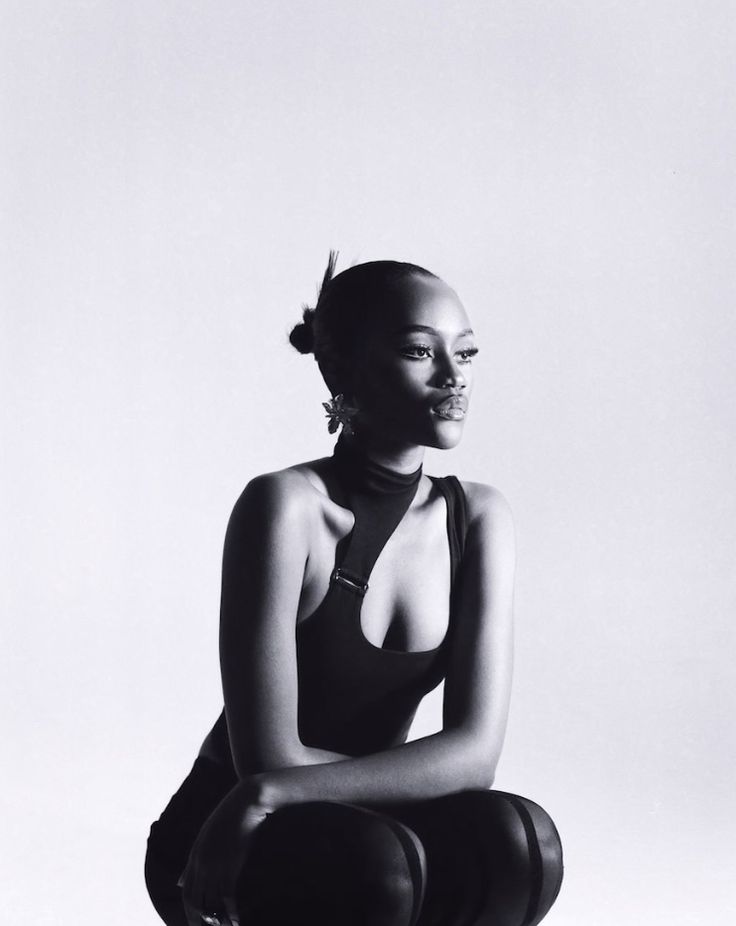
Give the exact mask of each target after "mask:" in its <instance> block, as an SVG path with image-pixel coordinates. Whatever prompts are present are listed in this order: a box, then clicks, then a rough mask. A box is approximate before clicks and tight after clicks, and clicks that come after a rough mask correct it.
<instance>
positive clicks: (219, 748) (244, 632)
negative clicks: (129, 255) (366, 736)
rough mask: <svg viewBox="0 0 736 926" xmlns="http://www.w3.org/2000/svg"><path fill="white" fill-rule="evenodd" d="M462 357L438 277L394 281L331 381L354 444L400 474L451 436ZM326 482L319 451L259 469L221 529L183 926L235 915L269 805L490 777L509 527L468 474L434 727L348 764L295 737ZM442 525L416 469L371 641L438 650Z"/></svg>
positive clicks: (507, 619)
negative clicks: (347, 373) (213, 669)
mask: <svg viewBox="0 0 736 926" xmlns="http://www.w3.org/2000/svg"><path fill="white" fill-rule="evenodd" d="M417 326H420V327H417ZM473 352H474V341H473V336H472V332H471V331H470V324H469V322H468V318H467V315H466V313H465V310H464V309H463V307H462V305H461V304H460V302H459V300H458V299H457V296H456V295H455V294H454V292H453V291H452V290H451V289H449V287H447V286H445V284H443V283H441V282H440V281H435V280H429V281H425V280H417V281H416V282H415V283H412V284H411V286H409V287H407V298H406V304H405V306H404V308H403V311H402V312H401V313H399V314H398V316H397V314H396V313H394V314H393V315H392V317H391V319H390V320H385V321H384V322H383V323H380V322H377V324H376V330H375V332H373V334H372V336H371V338H370V339H369V340H368V342H367V343H366V345H365V349H364V351H363V354H362V356H361V359H360V362H358V363H356V364H355V365H354V369H353V372H352V378H351V382H350V383H349V390H346V392H349V398H350V399H351V401H352V402H354V403H355V404H356V405H357V406H358V407H359V408H360V409H361V412H360V418H359V419H358V422H357V423H358V425H359V428H356V430H357V432H358V434H359V435H360V442H361V444H362V447H363V449H364V451H365V452H367V453H368V454H369V456H371V457H372V458H373V459H375V460H376V461H377V462H379V463H382V464H384V465H386V466H389V467H390V468H392V469H394V470H396V471H400V472H412V471H414V470H415V469H416V468H417V467H418V466H419V465H420V463H421V462H422V458H423V453H424V447H426V446H431V447H441V448H446V447H452V446H455V445H456V444H457V442H458V441H459V440H460V437H461V435H462V428H463V423H464V410H465V406H466V405H467V401H468V399H469V394H470V391H471V389H472V356H473ZM448 401H449V404H448ZM443 403H444V404H443ZM333 479H334V476H333V474H332V472H331V464H330V460H329V459H323V460H317V461H312V462H310V463H304V464H299V465H297V466H294V467H290V468H288V469H285V470H282V471H280V472H278V473H271V474H267V475H264V476H260V477H258V478H257V479H254V480H253V481H252V482H251V483H249V485H248V486H247V487H246V489H245V491H244V492H243V495H242V496H241V498H240V499H239V500H238V502H237V504H236V506H235V509H234V511H233V515H232V518H231V520H230V524H229V526H228V532H227V536H226V542H225V556H224V562H223V585H222V607H221V624H220V653H221V669H222V678H223V689H224V694H225V714H226V717H227V730H229V731H230V733H229V737H228V736H227V730H226V728H225V726H224V724H223V723H222V722H220V723H219V725H216V728H215V730H214V731H213V732H212V733H211V734H210V736H209V737H208V739H207V740H206V741H205V744H204V746H203V751H204V752H205V753H206V754H209V755H212V756H213V757H217V758H219V759H220V760H225V761H227V760H228V759H229V758H230V757H229V756H228V750H229V753H230V756H231V760H232V762H233V764H234V766H235V769H236V771H237V773H238V776H239V778H240V783H239V785H238V786H236V787H235V788H234V789H233V791H231V792H230V794H229V795H228V796H227V797H226V798H225V800H224V801H223V802H222V803H221V804H220V805H219V807H218V808H217V809H216V810H215V812H214V813H213V814H212V816H211V817H210V818H209V820H208V821H207V823H206V824H205V826H204V827H203V829H202V831H201V833H200V836H199V837H198V839H197V841H196V843H195V846H194V848H193V850H192V854H191V857H190V863H189V865H188V867H187V870H186V872H185V876H184V881H183V887H184V897H185V899H186V902H187V910H188V915H189V917H190V922H191V923H192V924H194V923H198V922H199V911H201V910H203V909H204V910H213V909H214V910H227V911H228V912H229V913H230V914H231V916H234V911H233V910H232V902H231V899H230V898H231V896H232V892H233V884H234V879H235V877H236V876H237V872H238V871H239V869H240V866H241V864H242V861H243V859H244V858H245V856H246V854H247V849H248V842H249V835H250V834H251V833H252V832H253V830H254V829H255V828H256V827H257V826H258V825H259V823H260V822H261V821H262V820H263V819H264V818H265V816H266V815H267V814H268V813H270V812H272V811H274V810H276V809H278V808H279V807H283V806H285V805H287V804H290V803H295V802H303V801H313V800H332V801H335V800H337V801H346V802H354V803H358V804H361V805H370V804H371V803H374V802H376V803H382V804H385V803H390V802H391V801H409V800H421V799H425V798H431V797H436V796H440V795H443V794H448V793H451V792H454V791H459V790H463V789H467V788H487V787H490V786H491V784H492V782H493V777H494V773H495V767H496V763H497V761H498V757H499V754H500V751H501V746H502V742H503V736H504V732H505V727H506V719H507V714H508V704H509V694H510V682H511V665H512V617H511V615H512V598H513V575H514V532H513V522H512V517H511V513H510V510H509V508H508V505H507V504H506V502H505V500H504V499H503V497H502V496H501V494H500V493H499V492H498V491H497V490H495V489H493V488H491V487H489V486H486V485H483V484H480V483H470V482H466V483H463V487H464V489H465V492H466V496H467V501H468V514H469V526H468V534H467V540H466V550H465V556H464V561H463V562H464V566H463V570H462V572H461V576H462V583H461V586H460V589H459V595H458V598H457V608H456V613H454V614H453V622H455V626H456V633H455V635H454V638H453V646H452V648H451V650H450V652H449V660H448V669H447V676H446V680H445V691H444V702H443V718H442V729H441V731H440V732H438V733H435V734H432V735H430V736H425V737H422V738H421V739H418V740H415V741H413V742H411V743H404V744H402V745H399V746H394V747H392V748H387V749H385V750H383V751H380V752H376V753H373V754H371V755H367V756H362V757H360V758H352V757H348V756H343V755H340V754H337V753H332V752H329V751H326V750H322V749H317V748H314V747H311V746H307V745H305V744H304V743H302V742H301V740H300V738H299V732H298V728H297V706H298V689H297V669H296V647H295V638H294V622H295V621H297V622H298V621H300V620H304V619H305V618H307V617H308V616H309V615H310V614H312V613H313V612H314V610H315V609H316V608H317V607H318V605H319V603H320V602H321V600H322V599H323V598H324V596H325V594H326V592H327V588H328V585H329V577H330V573H331V571H332V568H333V565H334V560H335V548H336V545H337V543H338V541H339V540H340V539H341V538H342V537H344V536H345V535H346V534H347V533H349V531H350V530H351V528H352V525H353V515H352V512H350V511H348V510H346V509H344V508H342V507H341V506H340V505H338V504H337V503H336V502H335V501H334V498H333V497H332V491H331V486H332V485H333V484H334V482H333ZM445 519H446V509H445V502H444V499H443V498H442V496H441V495H440V494H439V493H438V492H437V491H436V490H435V489H434V487H433V485H432V483H431V481H430V480H429V479H428V478H427V477H426V476H425V477H423V478H422V480H421V483H420V486H419V489H418V491H417V495H416V497H415V499H414V501H413V503H412V505H411V507H410V509H409V511H408V512H407V514H406V516H405V517H404V519H403V520H402V522H401V523H400V525H399V527H398V528H397V530H396V532H395V534H394V535H393V536H392V537H391V539H390V540H389V542H388V543H387V545H386V547H385V548H384V550H383V551H382V553H381V555H380V557H379V559H378V561H377V563H376V566H375V569H374V571H373V574H372V576H371V587H370V592H369V594H368V595H367V596H366V598H365V601H364V604H363V608H362V614H361V622H362V630H363V634H364V636H365V637H366V639H367V640H368V641H369V642H370V643H372V644H373V645H375V646H386V647H388V648H396V649H403V650H419V651H421V650H426V649H432V648H434V647H436V646H437V645H439V643H441V641H442V639H443V637H444V635H445V633H446V630H447V627H448V623H449V619H450V614H449V595H450V561H449V550H448V546H447V535H446V529H445ZM417 538H421V542H418V541H417Z"/></svg>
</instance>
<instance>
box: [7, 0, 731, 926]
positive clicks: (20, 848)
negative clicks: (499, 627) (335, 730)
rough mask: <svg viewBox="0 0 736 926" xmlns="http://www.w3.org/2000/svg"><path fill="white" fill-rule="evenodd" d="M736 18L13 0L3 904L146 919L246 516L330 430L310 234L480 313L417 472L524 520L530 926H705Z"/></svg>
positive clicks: (689, 13) (715, 837)
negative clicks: (553, 835) (460, 392)
mask: <svg viewBox="0 0 736 926" xmlns="http://www.w3.org/2000/svg"><path fill="white" fill-rule="evenodd" d="M734 17H735V13H734V7H733V5H732V4H730V3H729V2H728V0H724V2H699V3H685V2H654V3H653V2H649V3H647V4H644V3H641V4H640V3H634V2H629V3H626V2H624V3H621V2H616V3H613V2H601V0H596V2H592V0H591V2H588V3H583V2H556V3H544V2H538V3H531V2H496V3H489V2H454V3H444V4H443V3H434V2H419V0H416V2H383V0H381V2H372V3H370V4H359V3H357V2H356V3H347V2H343V3H340V2H310V3H306V2H292V3H283V2H251V3H238V2H222V3H208V4H206V3H193V2H178V3H174V2H158V0H157V2H122V0H121V2H118V3H114V2H94V0H89V2H82V0H80V2H74V3H73V2H68V3H59V2H51V0H49V2H45V3H44V2H30V3H29V2H9V0H6V2H4V3H3V4H2V22H1V23H0V43H1V44H2V48H1V60H2V65H0V67H2V74H1V75H0V77H1V79H0V87H1V89H0V100H1V106H2V110H1V118H2V132H1V135H0V145H1V146H2V148H1V150H2V190H1V195H2V205H1V209H2V219H1V222H2V258H1V260H2V264H1V266H0V286H1V287H2V289H1V290H0V294H1V295H2V344H1V346H0V350H1V351H2V355H1V356H0V364H1V366H0V376H1V377H2V379H1V380H0V385H1V386H2V397H3V400H2V480H3V489H2V509H1V511H0V520H1V523H2V550H1V556H0V569H1V570H2V571H1V573H0V595H1V596H2V605H3V612H4V616H3V627H4V645H3V648H2V657H1V658H2V683H1V685H2V688H1V691H0V694H1V696H2V705H3V714H4V727H3V729H4V734H3V758H2V766H3V786H2V803H3V826H2V833H3V835H2V864H1V866H0V872H1V880H2V895H3V900H2V906H3V908H4V910H5V911H6V913H7V915H8V916H10V917H12V918H14V919H17V918H18V916H21V917H23V918H25V917H26V916H27V917H28V918H29V919H30V920H32V921H33V922H34V923H39V924H56V923H64V924H66V923H68V924H76V923H79V922H82V921H85V922H86V921H91V922H94V921H95V920H96V919H98V918H100V917H101V918H102V919H103V920H104V922H106V923H110V924H121V926H122V924H129V923H133V922H135V923H140V924H144V923H148V924H151V926H153V924H155V923H156V922H157V919H156V916H155V914H154V912H153V909H152V908H151V907H150V906H149V903H148V899H147V897H146V895H145V893H144V886H143V880H142V862H143V853H144V845H145V839H146V836H147V831H148V826H149V823H150V822H151V820H152V819H154V818H155V817H156V816H157V815H158V813H159V812H160V810H161V809H162V808H163V806H164V804H165V803H166V801H167V800H168V798H169V796H170V794H171V793H172V791H173V790H174V789H175V788H176V787H177V786H178V784H179V782H180V781H181V779H182V778H183V777H184V775H185V774H186V772H187V771H188V768H189V766H190V764H191V762H192V761H193V758H194V755H195V752H196V750H197V748H198V746H199V743H200V740H201V738H202V736H203V735H204V733H205V732H206V730H207V729H208V727H209V725H210V724H211V722H212V721H213V720H214V718H215V716H216V714H217V713H218V711H219V709H220V704H221V694H220V681H219V675H218V667H217V616H218V603H219V581H220V556H221V550H222V541H223V535H224V530H225V525H226V522H227V518H228V515H229V512H230V509H231V506H232V504H233V502H234V501H235V499H236V497H237V496H238V494H239V493H240V491H241V489H242V487H243V486H244V484H245V483H246V482H247V481H248V479H249V478H251V477H252V476H253V475H255V474H257V473H260V472H263V471H267V470H272V469H277V468H280V467H282V466H285V465H288V464H291V463H293V462H295V461H298V460H302V459H309V458H311V457H316V456H322V455H325V454H328V453H330V452H331V448H332V444H333V440H332V439H331V438H330V437H329V436H328V434H327V429H326V427H325V421H324V418H323V413H322V408H321V404H320V403H321V402H322V401H323V400H324V399H325V398H327V396H326V393H325V390H324V388H323V386H322V384H321V381H320V379H319V377H318V374H317V369H316V366H315V365H314V364H313V362H312V361H311V359H310V358H303V357H300V356H298V355H297V354H296V353H295V352H294V351H292V350H291V349H290V348H289V346H288V345H287V343H286V334H287V331H288V329H289V327H290V326H291V325H292V324H293V323H295V322H296V321H297V320H298V317H299V309H300V304H301V303H302V302H303V301H309V300H313V298H314V295H315V292H316V286H317V282H318V280H319V278H320V277H321V274H322V272H323V269H324V265H325V263H326V259H327V252H328V249H329V248H330V247H337V248H339V249H340V251H341V261H340V266H341V267H345V266H347V265H348V264H349V263H351V262H356V261H360V260H369V259H375V258H381V257H392V258H398V259H404V260H410V261H415V262H418V263H421V264H425V265H427V266H428V267H430V268H431V269H433V270H434V271H436V272H437V273H439V274H440V275H442V276H443V277H445V278H446V279H447V280H448V281H449V282H450V283H451V284H452V285H454V286H455V287H456V288H457V289H458V291H459V293H460V295H461V297H462V299H463V300H464V302H465V304H466V306H467V308H468V310H469V312H470V315H471V318H472V319H473V322H474V325H475V328H476V331H477V334H478V340H479V344H480V346H481V349H482V350H481V354H480V356H479V358H478V361H477V380H478V381H477V387H476V392H475V396H474V401H473V404H472V408H471V414H470V417H469V420H468V424H467V427H466V436H465V439H464V441H463V443H462V445H461V446H460V447H459V448H458V449H457V450H455V451H453V452H450V453H446V454H442V453H440V452H432V453H430V454H429V455H428V459H427V462H426V469H427V471H429V472H434V473H437V474H441V473H446V472H457V473H458V474H460V475H462V476H464V477H466V478H470V479H478V480H483V481H488V482H491V483H493V484H495V485H497V486H499V487H500V488H501V489H502V491H503V492H504V493H505V494H506V496H507V497H508V499H509V501H510V502H511V505H512V507H513V509H514V511H515V514H516V519H517V525H518V546H519V570H518V593H517V603H516V614H517V626H518V630H517V661H516V676H515V689H514V697H513V703H512V711H511V718H510V724H509V732H508V738H507V742H506V747H505V752H504V755H503V758H502V761H501V765H500V768H499V774H498V777H497V787H499V788H501V789H504V790H510V791H515V792H519V793H521V794H525V795H528V796H529V797H531V798H533V799H535V800H537V801H538V802H539V803H541V804H543V805H544V806H545V807H546V808H547V809H548V810H549V811H550V812H551V813H552V815H553V817H554V818H555V820H556V821H557V823H558V825H559V828H560V830H561V833H562V836H563V840H564V845H565V850H566V863H567V877H566V881H565V884H564V887H563V891H562V894H561V896H560V899H559V902H558V904H557V906H556V907H555V908H554V909H553V911H552V913H551V914H550V916H549V919H548V922H549V924H550V926H583V924H586V926H587V924H592V926H622V924H632V926H636V924H647V926H655V924H667V926H670V924H676V926H684V924H706V923H710V922H714V921H715V920H716V919H718V921H720V922H726V921H728V913H729V911H730V912H731V913H733V911H734V900H733V890H732V885H731V886H730V885H729V884H728V879H729V877H730V876H732V875H733V871H734V862H735V861H736V859H735V858H734V850H733V811H734V788H733V769H734V767H735V766H736V755H735V754H734V753H735V751H736V750H735V749H734V732H733V726H734V725H733V716H732V708H733V701H734V697H733V683H734V676H733V659H734V652H733V648H732V647H733V642H734V641H733V638H734V608H735V606H736V580H735V577H734V568H733V563H734V556H735V554H736V548H735V545H734V533H735V531H734V524H735V523H736V511H735V510H734V508H735V503H734V493H733V487H732V483H733V477H734V463H735V462H736V460H735V459H734V457H735V455H734V449H735V448H734V444H735V437H734V428H733V421H734V412H735V411H736V409H735V407H734V406H735V401H734V400H735V398H736V388H735V384H734V371H733V358H734V346H735V345H734V337H733V336H734V327H735V322H734V310H733V301H734V295H735V294H734V272H733V244H734V242H733V234H732V233H733V216H734V206H735V205H736V203H735V202H734V198H735V197H734V193H735V184H734V175H733V159H734V108H733V104H734V78H735V77H736V74H735V73H734V66H733V61H734V37H735V35H736V29H735V24H734ZM433 703H434V707H435V708H436V707H437V705H438V703H439V701H438V699H437V698H435V699H434V702H433ZM434 723H435V721H434V718H433V716H432V711H431V710H426V711H424V710H423V711H422V714H421V717H420V719H419V721H418V724H417V732H418V733H422V732H429V731H431V730H432V729H433V728H434V727H433V724H434Z"/></svg>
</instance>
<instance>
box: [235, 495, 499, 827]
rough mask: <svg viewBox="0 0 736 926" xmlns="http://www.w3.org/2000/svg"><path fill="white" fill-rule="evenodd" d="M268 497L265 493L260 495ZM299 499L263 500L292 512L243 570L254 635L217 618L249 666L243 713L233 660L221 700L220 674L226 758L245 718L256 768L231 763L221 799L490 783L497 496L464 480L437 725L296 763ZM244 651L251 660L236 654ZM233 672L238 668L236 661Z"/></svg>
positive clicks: (386, 793) (382, 796)
mask: <svg viewBox="0 0 736 926" xmlns="http://www.w3.org/2000/svg"><path fill="white" fill-rule="evenodd" d="M278 494H279V493H278V492H276V495H278ZM268 495H269V493H268V492H266V493H264V498H265V497H266V496H268ZM297 504H298V502H296V501H294V500H293V498H292V500H289V499H288V498H285V497H284V498H280V499H274V498H271V502H270V507H271V508H273V509H274V510H278V511H280V514H281V515H282V516H283V518H284V524H286V523H288V522H289V521H290V520H291V518H292V517H293V518H294V521H292V523H294V524H295V529H294V532H293V533H291V535H290V536H289V537H287V536H286V535H285V534H284V533H283V530H285V527H284V524H282V528H281V529H279V528H278V527H277V526H274V527H272V528H271V529H269V531H268V532H267V533H268V534H269V537H268V539H267V542H266V544H265V546H264V548H263V549H262V550H260V551H258V552H257V555H255V556H253V557H252V558H251V560H252V561H251V563H250V565H249V566H248V567H247V569H246V571H247V572H248V573H252V572H254V571H258V572H259V577H258V578H256V577H254V578H253V579H252V581H253V583H254V585H253V586H252V587H251V588H250V592H251V593H253V592H254V593H255V598H253V599H252V603H255V604H256V605H257V610H256V612H255V613H256V614H257V615H258V616H257V618H256V620H255V621H254V623H255V624H256V626H258V625H261V630H260V633H259V632H256V631H255V630H254V628H253V627H252V626H251V628H250V630H241V631H240V636H239V637H238V636H236V635H235V634H233V633H232V632H228V631H227V629H226V628H227V621H226V623H225V625H224V627H225V631H224V640H223V642H224V643H227V644H229V645H228V647H227V649H228V650H230V646H233V649H232V650H230V652H238V653H240V656H239V657H238V658H239V659H240V660H241V662H242V663H245V662H246V661H247V671H248V672H249V673H252V678H251V684H250V685H248V686H247V688H248V701H249V704H250V707H249V709H248V710H247V712H246V713H247V716H244V715H243V713H242V712H239V711H234V710H233V707H232V694H233V689H234V688H237V687H240V688H241V689H242V687H243V686H242V682H241V683H240V686H236V685H234V684H233V680H232V676H233V675H234V673H235V667H234V666H231V665H229V664H228V656H227V655H225V656H224V659H223V678H224V679H225V685H226V703H227V700H228V695H227V692H228V678H230V685H229V687H230V688H231V692H230V693H231V697H230V702H231V703H230V707H229V708H228V710H229V713H228V717H229V719H230V718H231V717H232V719H231V720H230V724H231V729H232V730H233V732H234V733H235V734H236V737H235V742H234V744H233V750H234V754H235V750H236V748H237V744H238V732H237V729H238V727H240V725H241V724H242V723H247V724H249V725H250V726H249V730H250V732H249V733H248V734H246V736H247V738H248V739H249V743H248V746H249V749H250V751H251V754H255V755H257V756H258V757H259V763H260V769H259V768H255V767H253V765H252V764H251V763H250V762H247V763H244V765H245V767H243V765H241V768H240V769H239V771H240V773H241V775H242V776H243V777H245V780H244V781H243V782H242V783H241V785H242V786H241V787H240V788H239V789H237V790H238V791H239V796H237V795H236V794H232V795H231V796H230V799H229V800H228V803H230V804H231V806H232V805H233V804H240V805H242V806H243V807H246V806H253V805H254V804H256V805H258V806H260V807H262V808H264V810H265V811H266V812H268V811H269V810H272V809H275V808H277V807H280V806H283V805H284V804H288V803H294V802H301V801H307V800H341V801H356V802H359V803H372V802H373V803H388V802H392V801H405V800H415V799H421V798H429V797H435V796H438V795H441V794H446V793H450V792H453V791H458V790H462V789H465V788H472V787H476V788H483V787H490V785H491V784H492V782H493V777H494V774H495V766H496V763H497V761H498V756H499V753H500V750H501V745H502V741H503V736H504V731H505V725H506V717H507V714H508V703H509V692H510V679H511V663H512V622H511V612H512V599H513V575H514V536H513V521H512V517H511V513H510V510H509V508H508V505H507V504H506V502H505V501H504V499H503V497H502V496H501V495H500V493H498V492H497V491H495V490H493V489H490V488H488V487H486V486H480V485H475V486H471V487H469V511H470V515H471V518H470V523H469V528H468V538H467V547H466V552H465V556H464V558H463V564H462V571H461V574H460V576H459V581H460V589H459V596H458V600H457V609H456V612H455V614H454V617H453V621H454V632H453V636H452V638H451V650H450V654H449V666H448V672H447V679H446V683H445V701H444V708H443V716H444V722H443V729H442V731H441V732H439V733H435V734H433V735H431V736H427V737H423V738H422V739H419V740H415V741H414V742H411V743H406V744H404V745H400V746H396V747H394V748H392V749H388V750H385V751H383V752H379V753H375V754H373V755H369V756H365V757H361V758H345V759H342V760H341V761H326V762H324V761H322V764H318V765H317V764H312V763H313V761H314V760H312V762H310V761H309V759H308V758H306V759H304V758H302V757H303V756H307V753H308V751H307V753H305V752H302V750H304V749H305V748H306V747H303V746H302V745H301V744H300V743H299V739H298V733H297V729H296V716H297V715H296V707H297V701H296V698H297V691H296V656H295V644H294V632H293V620H294V617H293V615H294V614H295V613H296V607H297V605H298V598H299V588H300V587H301V577H302V576H303V572H304V567H305V564H306V558H307V536H306V533H305V532H304V531H300V530H298V529H296V524H297V523H298V522H299V520H301V521H302V522H304V512H303V511H302V512H301V518H297V517H296V515H297V514H298V512H297V511H296V510H293V511H290V510H289V509H290V507H291V506H293V505H297ZM282 506H285V508H284V510H281V509H282ZM255 508H257V504H256V505H254V509H255ZM263 514H265V512H261V515H263ZM258 520H259V521H260V520H261V518H260V517H259V518H258ZM251 543H252V542H251ZM274 543H287V544H288V548H289V549H288V551H284V550H283V549H280V550H279V549H275V548H273V547H272V544H274ZM247 548H248V545H247V544H246V549H247ZM242 565H243V564H242V563H241V568H242ZM294 576H296V579H297V581H296V582H295V581H294ZM228 600H229V599H228V598H227V597H226V596H224V597H223V601H224V602H225V601H228ZM233 603H234V602H232V601H231V602H230V605H229V606H232V605H233ZM242 604H243V603H241V606H242ZM250 607H251V606H250V605H249V607H248V610H249V611H250V614H251V615H252V614H253V613H254V612H253V611H252V610H250ZM282 609H285V610H282ZM264 615H265V617H264ZM249 622H251V619H250V618H249ZM267 628H270V629H269V630H268V632H267ZM234 644H237V645H234ZM247 652H250V655H249V656H245V657H244V656H243V654H244V653H247ZM240 671H241V672H244V671H246V666H245V665H244V664H243V665H241V670H240ZM261 686H265V687H266V689H268V690H267V691H264V690H263V688H262V687H261ZM257 688H260V689H261V690H260V693H259V692H258V691H256V690H255V689H257ZM241 697H242V691H241ZM236 715H237V716H236ZM236 724H237V726H236ZM274 728H276V729H274ZM241 729H242V727H241ZM241 741H242V740H241ZM317 752H319V751H317Z"/></svg>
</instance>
